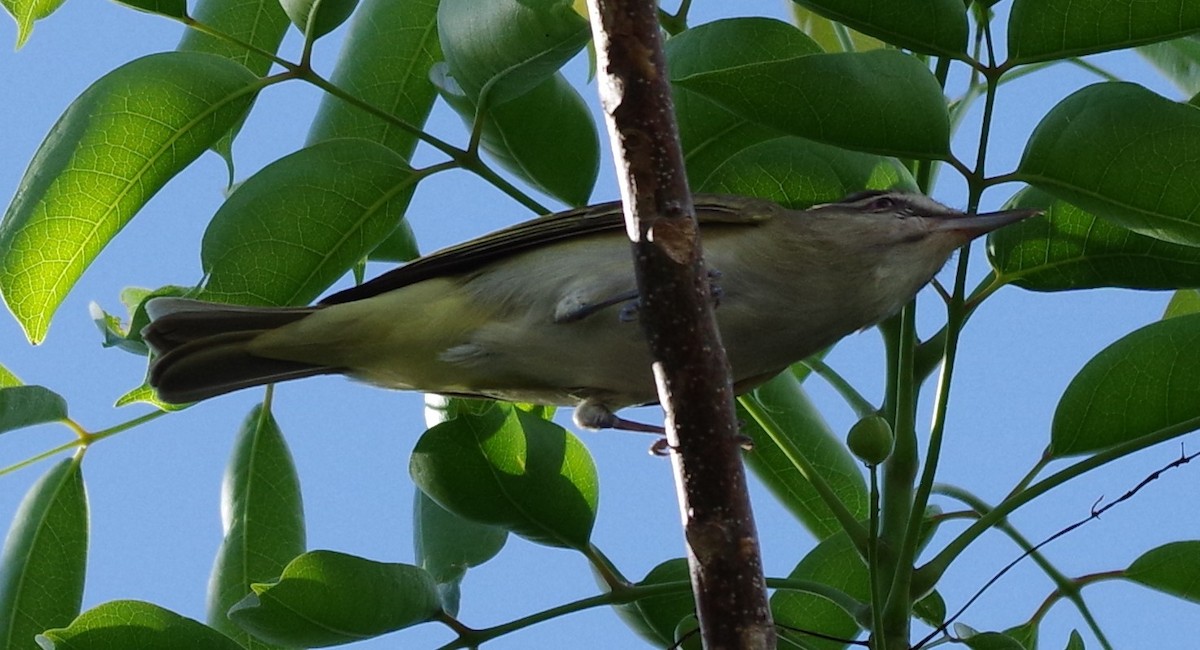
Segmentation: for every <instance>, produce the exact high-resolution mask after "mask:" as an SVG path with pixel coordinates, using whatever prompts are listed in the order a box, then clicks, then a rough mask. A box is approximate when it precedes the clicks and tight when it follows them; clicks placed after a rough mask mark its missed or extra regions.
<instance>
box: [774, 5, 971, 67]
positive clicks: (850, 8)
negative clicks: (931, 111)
mask: <svg viewBox="0 0 1200 650" xmlns="http://www.w3.org/2000/svg"><path fill="white" fill-rule="evenodd" d="M794 1H795V2H796V4H799V5H803V6H805V7H808V8H809V9H812V10H813V11H814V12H816V13H818V14H820V15H822V16H825V17H826V18H831V19H833V20H836V21H838V22H839V23H843V24H845V25H847V26H849V27H853V28H854V29H857V30H858V31H860V32H862V33H864V34H868V35H870V36H874V37H875V38H878V39H880V40H883V41H885V42H888V43H891V44H892V45H898V46H900V47H902V48H905V49H909V50H912V51H914V52H920V53H922V54H937V55H944V56H950V57H955V58H961V57H963V56H964V53H965V52H966V48H967V9H966V4H965V3H963V2H961V0H794Z"/></svg>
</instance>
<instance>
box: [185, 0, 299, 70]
mask: <svg viewBox="0 0 1200 650" xmlns="http://www.w3.org/2000/svg"><path fill="white" fill-rule="evenodd" d="M192 14H193V16H192V17H193V18H195V19H196V20H197V21H198V22H201V23H204V24H205V25H207V26H209V27H211V28H212V29H213V30H214V31H217V32H220V33H222V34H226V35H228V36H230V37H231V38H232V39H235V40H238V41H241V42H243V43H248V44H250V45H253V46H255V47H257V48H258V49H260V50H264V51H267V52H277V51H279V44H280V43H281V42H282V41H283V35H284V33H285V32H287V27H288V24H289V22H288V17H287V14H285V13H284V12H283V7H281V6H280V4H279V0H199V2H197V3H196V5H195V7H194V9H193V11H192ZM176 49H178V50H180V51H181V52H206V53H208V54H216V55H218V56H222V57H225V58H226V59H229V60H231V61H236V62H238V63H240V64H242V65H244V66H246V68H247V69H249V70H250V71H251V72H253V73H254V74H255V75H258V76H260V77H261V76H263V75H265V74H267V72H268V71H270V69H271V64H272V60H271V59H270V58H268V57H265V56H263V55H261V54H258V53H255V52H253V51H251V50H249V49H247V48H245V47H243V46H241V45H238V44H237V43H234V42H231V40H229V39H224V38H217V37H216V36H212V35H210V34H206V33H204V32H201V31H200V30H197V29H188V30H186V31H184V32H183V38H182V39H180V41H179V45H178V46H176Z"/></svg>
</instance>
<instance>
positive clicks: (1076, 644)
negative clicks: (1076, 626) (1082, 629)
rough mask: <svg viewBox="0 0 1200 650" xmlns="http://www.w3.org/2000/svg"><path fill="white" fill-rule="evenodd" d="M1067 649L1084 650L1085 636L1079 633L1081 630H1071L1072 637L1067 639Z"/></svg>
mask: <svg viewBox="0 0 1200 650" xmlns="http://www.w3.org/2000/svg"><path fill="white" fill-rule="evenodd" d="M1066 650H1084V647H1083V637H1082V636H1080V635H1079V630H1071V638H1069V639H1067V648H1066Z"/></svg>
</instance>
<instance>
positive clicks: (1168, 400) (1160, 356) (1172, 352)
mask: <svg viewBox="0 0 1200 650" xmlns="http://www.w3.org/2000/svg"><path fill="white" fill-rule="evenodd" d="M1196 417H1200V315H1196V314H1193V315H1189V316H1180V317H1178V318H1171V319H1169V320H1163V321H1158V322H1155V323H1151V324H1149V325H1147V326H1145V327H1143V328H1141V329H1139V330H1136V331H1134V332H1132V333H1131V334H1128V335H1126V336H1125V337H1123V338H1122V339H1120V340H1119V341H1117V342H1116V343H1113V344H1112V345H1110V346H1108V347H1107V348H1105V349H1103V350H1101V351H1100V353H1099V354H1097V355H1096V356H1095V357H1093V358H1092V360H1091V361H1088V362H1087V365H1085V366H1084V367H1083V369H1082V370H1080V371H1079V374H1077V375H1075V378H1074V379H1072V380H1071V383H1070V384H1069V385H1068V386H1067V390H1066V392H1065V393H1064V394H1063V396H1062V399H1061V400H1059V403H1058V409H1057V410H1056V411H1055V413H1054V421H1053V424H1052V426H1051V441H1050V449H1049V452H1050V456H1051V457H1053V458H1061V457H1063V456H1074V455H1077V454H1086V453H1091V452H1094V451H1099V450H1101V449H1105V448H1107V447H1111V446H1113V445H1116V444H1118V443H1121V442H1125V441H1128V440H1135V439H1137V438H1140V437H1142V436H1146V435H1149V434H1151V433H1154V432H1156V431H1158V430H1160V429H1163V428H1165V427H1169V426H1172V425H1177V424H1180V423H1183V422H1186V421H1187V420H1190V419H1192V418H1196ZM1180 435H1182V433H1181V434H1180Z"/></svg>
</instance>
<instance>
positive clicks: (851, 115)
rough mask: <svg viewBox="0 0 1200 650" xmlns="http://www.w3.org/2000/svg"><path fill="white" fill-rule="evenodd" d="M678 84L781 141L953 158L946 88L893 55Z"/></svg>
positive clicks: (711, 75)
mask: <svg viewBox="0 0 1200 650" xmlns="http://www.w3.org/2000/svg"><path fill="white" fill-rule="evenodd" d="M674 81H675V83H676V84H677V85H680V86H682V87H684V88H686V89H688V90H693V91H695V92H698V93H700V94H702V95H704V96H706V97H708V98H709V99H711V100H713V101H715V102H717V103H718V104H721V105H722V106H724V107H725V108H727V109H729V110H730V111H733V112H734V113H736V114H738V115H740V116H742V117H744V118H746V119H749V120H752V121H754V122H757V123H759V124H763V125H766V126H769V127H772V128H775V129H778V130H780V131H783V132H784V133H790V134H792V135H798V136H802V137H805V138H810V139H813V140H819V141H821V142H828V143H829V144H834V145H837V146H840V147H845V148H848V149H856V150H860V151H870V152H874V153H882V154H889V155H898V156H906V157H912V158H932V159H941V158H945V157H947V156H948V155H949V151H950V117H949V114H948V113H947V112H946V101H945V99H944V98H943V96H942V87H941V85H939V84H938V81H937V79H935V78H934V76H933V74H932V73H931V72H929V69H928V68H927V67H926V66H925V64H923V63H922V62H921V61H920V60H918V59H917V58H916V57H913V56H910V55H907V54H902V53H900V52H897V51H895V50H876V51H873V52H855V53H837V54H810V55H807V56H795V57H791V58H785V59H778V60H773V61H763V62H759V63H751V64H747V65H735V66H731V67H728V68H722V69H718V70H713V71H710V72H701V73H697V74H692V75H688V76H686V77H680V78H677V79H675V80H674Z"/></svg>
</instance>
